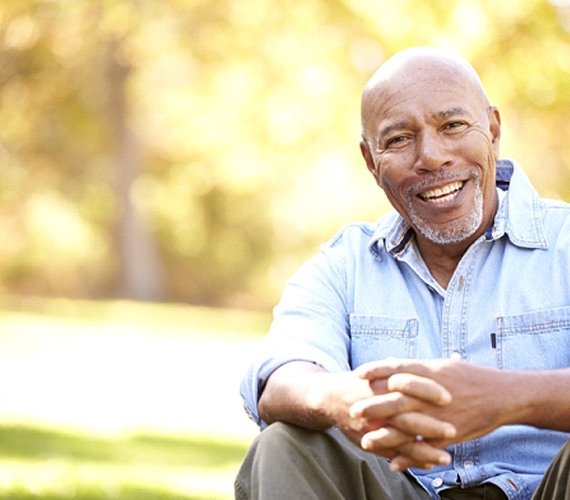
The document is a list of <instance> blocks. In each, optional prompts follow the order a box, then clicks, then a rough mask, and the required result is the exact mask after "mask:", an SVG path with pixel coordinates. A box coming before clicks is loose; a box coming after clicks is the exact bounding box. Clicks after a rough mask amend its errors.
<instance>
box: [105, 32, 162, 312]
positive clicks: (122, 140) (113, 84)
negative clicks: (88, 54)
mask: <svg viewBox="0 0 570 500" xmlns="http://www.w3.org/2000/svg"><path fill="white" fill-rule="evenodd" d="M123 59H124V58H122V57H121V43H120V41H118V40H111V41H110V42H109V50H108V53H107V62H108V85H109V94H108V114H109V119H110V123H111V131H112V133H113V139H114V141H113V144H114V152H113V156H114V163H115V165H116V177H115V189H116V193H117V200H118V205H119V218H118V224H117V240H116V241H117V247H118V253H119V255H118V257H119V259H118V261H119V272H118V286H117V293H118V295H119V297H121V298H126V299H133V300H148V301H157V300H160V299H162V298H163V283H162V273H161V269H160V268H161V266H160V263H159V258H158V253H157V248H156V243H155V241H154V239H153V237H152V235H151V233H150V231H149V228H148V227H147V225H146V224H145V221H144V218H142V217H141V214H140V213H139V212H138V211H137V207H136V206H135V204H134V203H133V200H132V188H133V185H134V183H135V181H136V179H137V177H138V175H139V172H140V170H141V147H140V144H139V143H138V141H137V139H136V137H135V134H134V133H133V130H132V128H131V126H130V122H129V107H128V102H129V101H128V97H127V89H126V84H127V79H128V77H129V73H130V71H131V68H130V67H129V65H128V64H126V63H125V62H124V60H123Z"/></svg>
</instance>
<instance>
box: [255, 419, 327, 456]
mask: <svg viewBox="0 0 570 500" xmlns="http://www.w3.org/2000/svg"><path fill="white" fill-rule="evenodd" d="M313 434H321V433H320V431H310V430H307V429H303V428H301V427H297V426H295V425H292V424H287V423H284V422H275V423H273V424H271V425H270V426H269V427H267V428H265V429H264V430H263V431H262V432H261V433H260V434H259V435H258V436H257V437H256V439H255V441H254V447H255V448H257V450H258V451H263V450H272V452H273V453H274V452H275V450H280V451H285V450H286V453H291V452H292V451H294V450H295V449H296V448H297V447H298V446H299V445H301V446H302V444H303V443H307V440H310V438H311V436H312V435H313Z"/></svg>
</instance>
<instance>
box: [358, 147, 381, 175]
mask: <svg viewBox="0 0 570 500" xmlns="http://www.w3.org/2000/svg"><path fill="white" fill-rule="evenodd" d="M360 152H361V153H362V157H363V158H364V161H365V162H366V167H367V168H368V171H369V172H370V173H371V174H372V177H374V180H375V181H376V184H378V185H380V176H379V174H378V169H377V168H376V164H375V163H374V158H373V157H372V153H371V152H370V148H369V147H368V144H367V143H366V141H364V140H362V141H360Z"/></svg>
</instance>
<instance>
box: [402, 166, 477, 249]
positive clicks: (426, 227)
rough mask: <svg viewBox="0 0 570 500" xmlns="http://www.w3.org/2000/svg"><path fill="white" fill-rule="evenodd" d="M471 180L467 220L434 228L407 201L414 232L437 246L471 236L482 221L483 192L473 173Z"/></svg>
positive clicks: (409, 201) (457, 241)
mask: <svg viewBox="0 0 570 500" xmlns="http://www.w3.org/2000/svg"><path fill="white" fill-rule="evenodd" d="M472 178H473V180H474V181H475V199H474V200H473V208H472V209H471V213H470V214H469V215H468V216H467V218H466V219H462V220H461V221H452V222H449V223H447V224H442V225H437V226H435V225H434V224H433V223H430V222H428V221H426V220H425V219H423V218H422V217H421V216H420V215H419V214H418V213H417V212H416V210H415V209H414V207H413V205H412V203H411V200H408V208H409V211H408V214H409V216H410V219H411V221H412V223H413V225H414V227H415V228H416V230H417V231H419V232H420V233H421V234H422V235H423V236H425V237H426V238H427V239H428V240H430V241H431V242H433V243H436V244H438V245H448V244H450V243H459V242H460V241H463V240H465V239H467V238H469V237H470V236H472V235H473V234H474V233H475V232H476V231H477V229H478V228H479V226H480V225H481V222H482V221H483V191H482V190H481V186H480V184H479V175H478V174H475V173H474V174H472Z"/></svg>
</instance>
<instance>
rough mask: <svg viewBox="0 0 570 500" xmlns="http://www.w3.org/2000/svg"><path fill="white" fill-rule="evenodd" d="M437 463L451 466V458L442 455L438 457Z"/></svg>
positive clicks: (444, 454) (445, 454)
mask: <svg viewBox="0 0 570 500" xmlns="http://www.w3.org/2000/svg"><path fill="white" fill-rule="evenodd" d="M437 463H438V464H439V465H449V464H450V463H451V456H450V455H448V454H447V453H442V454H441V455H439V457H437Z"/></svg>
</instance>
